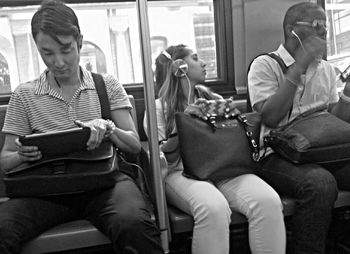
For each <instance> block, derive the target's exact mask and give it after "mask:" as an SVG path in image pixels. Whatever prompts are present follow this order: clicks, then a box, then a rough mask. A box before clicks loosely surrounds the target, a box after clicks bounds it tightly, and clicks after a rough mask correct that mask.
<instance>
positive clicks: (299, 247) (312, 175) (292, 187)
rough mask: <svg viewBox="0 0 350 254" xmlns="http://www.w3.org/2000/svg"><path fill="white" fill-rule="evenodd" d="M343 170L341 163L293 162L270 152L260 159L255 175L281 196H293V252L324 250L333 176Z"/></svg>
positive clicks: (334, 183) (334, 191) (333, 191)
mask: <svg viewBox="0 0 350 254" xmlns="http://www.w3.org/2000/svg"><path fill="white" fill-rule="evenodd" d="M338 167H341V168H338ZM325 168H327V169H325ZM345 171H349V170H346V167H345V166H344V165H327V166H320V165H317V164H303V165H297V164H293V163H291V162H289V161H287V160H285V159H283V158H282V157H281V156H279V155H278V154H271V155H269V156H267V157H266V158H265V159H263V160H262V162H261V169H260V170H259V172H258V175H259V176H260V177H261V178H263V179H264V180H265V181H266V182H267V183H269V184H270V185H271V186H272V187H273V188H274V189H275V190H276V191H277V192H278V193H279V194H280V195H287V196H289V197H294V198H295V199H296V210H295V213H294V214H293V218H292V241H291V245H292V246H290V247H291V249H292V251H293V253H295V254H301V253H304V254H313V253H315V254H316V253H325V242H326V237H327V233H328V229H329V225H330V222H331V215H332V209H333V205H334V202H335V200H336V198H337V193H338V192H337V181H336V178H338V177H339V176H340V175H341V174H345ZM347 176H348V177H347V179H348V180H347V182H346V183H344V184H345V185H347V183H349V185H347V188H344V189H349V188H350V171H349V172H348V173H347ZM339 187H340V188H342V187H344V186H339Z"/></svg>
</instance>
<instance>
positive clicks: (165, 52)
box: [162, 50, 173, 61]
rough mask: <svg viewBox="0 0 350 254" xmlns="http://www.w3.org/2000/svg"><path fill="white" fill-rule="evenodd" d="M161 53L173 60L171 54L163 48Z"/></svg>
mask: <svg viewBox="0 0 350 254" xmlns="http://www.w3.org/2000/svg"><path fill="white" fill-rule="evenodd" d="M162 54H163V55H164V56H165V57H166V58H168V59H170V60H171V61H172V60H173V59H172V58H171V55H170V54H169V53H168V52H167V51H166V50H164V51H163V52H162Z"/></svg>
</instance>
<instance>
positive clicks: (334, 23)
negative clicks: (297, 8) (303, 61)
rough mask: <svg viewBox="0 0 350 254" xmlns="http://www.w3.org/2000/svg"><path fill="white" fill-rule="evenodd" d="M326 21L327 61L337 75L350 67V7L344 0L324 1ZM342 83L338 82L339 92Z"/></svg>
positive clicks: (342, 85)
mask: <svg viewBox="0 0 350 254" xmlns="http://www.w3.org/2000/svg"><path fill="white" fill-rule="evenodd" d="M324 6H325V10H326V13H327V19H328V22H327V23H328V24H327V25H328V35H327V36H328V39H327V41H328V45H327V60H328V61H330V62H331V63H332V64H333V65H334V67H335V69H336V72H337V73H338V74H339V73H340V72H342V71H344V70H345V68H346V67H348V66H349V65H350V41H349V39H348V37H349V36H350V5H349V1H344V0H325V5H324ZM343 87H344V83H342V82H338V88H339V90H342V88H343Z"/></svg>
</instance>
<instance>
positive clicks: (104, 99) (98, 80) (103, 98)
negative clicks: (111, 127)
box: [91, 72, 111, 119]
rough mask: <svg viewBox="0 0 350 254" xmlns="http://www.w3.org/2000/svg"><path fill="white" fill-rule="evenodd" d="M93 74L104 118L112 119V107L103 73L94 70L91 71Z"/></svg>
mask: <svg viewBox="0 0 350 254" xmlns="http://www.w3.org/2000/svg"><path fill="white" fill-rule="evenodd" d="M91 75H92V79H93V81H94V83H95V88H96V91H97V95H98V99H99V100H100V105H101V113H102V118H103V119H111V109H110V107H109V99H108V95H107V89H106V85H105V82H104V80H103V77H102V75H100V74H97V73H93V72H91Z"/></svg>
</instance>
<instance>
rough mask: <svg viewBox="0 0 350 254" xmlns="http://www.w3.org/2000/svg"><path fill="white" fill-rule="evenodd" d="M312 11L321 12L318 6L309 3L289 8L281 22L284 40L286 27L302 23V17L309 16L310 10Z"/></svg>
mask: <svg viewBox="0 0 350 254" xmlns="http://www.w3.org/2000/svg"><path fill="white" fill-rule="evenodd" d="M314 9H322V10H323V8H322V7H321V6H320V5H318V4H316V3H311V2H301V3H297V4H294V5H292V6H291V7H289V9H288V10H287V12H286V14H285V15H284V20H283V31H284V37H285V38H286V30H287V26H288V25H294V24H295V22H297V21H302V20H303V18H304V17H307V16H308V15H309V12H310V10H314Z"/></svg>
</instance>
